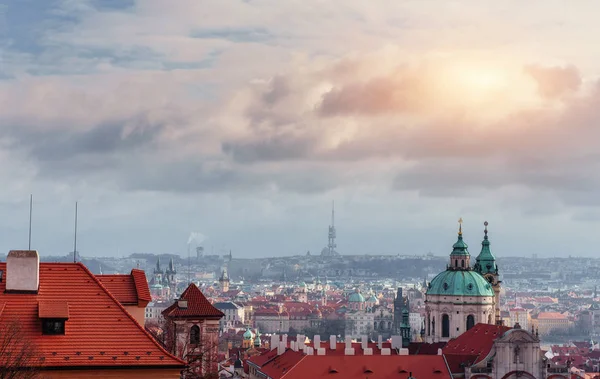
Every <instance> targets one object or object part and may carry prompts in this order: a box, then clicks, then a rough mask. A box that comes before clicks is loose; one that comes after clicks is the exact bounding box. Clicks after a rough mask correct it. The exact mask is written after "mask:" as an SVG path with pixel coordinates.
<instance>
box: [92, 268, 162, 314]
mask: <svg viewBox="0 0 600 379" xmlns="http://www.w3.org/2000/svg"><path fill="white" fill-rule="evenodd" d="M96 277H97V278H98V280H100V282H102V284H103V285H104V287H106V288H107V289H108V290H109V291H110V293H112V294H113V296H114V297H116V298H117V300H119V302H120V303H121V304H123V305H138V304H139V305H141V306H146V305H147V304H148V303H149V302H150V301H152V297H151V296H150V288H149V287H148V281H147V280H146V274H145V273H144V271H142V270H138V269H133V270H131V273H130V274H129V275H121V274H117V275H96Z"/></svg>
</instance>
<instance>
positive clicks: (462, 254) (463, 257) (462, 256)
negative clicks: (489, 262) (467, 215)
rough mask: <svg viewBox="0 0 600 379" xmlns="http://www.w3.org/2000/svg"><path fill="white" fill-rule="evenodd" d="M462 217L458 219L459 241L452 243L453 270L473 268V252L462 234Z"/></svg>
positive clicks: (451, 267) (451, 258)
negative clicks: (470, 252) (470, 251)
mask: <svg viewBox="0 0 600 379" xmlns="http://www.w3.org/2000/svg"><path fill="white" fill-rule="evenodd" d="M462 223H463V220H462V218H461V219H459V220H458V241H456V243H455V244H454V245H452V249H453V250H452V253H450V265H449V266H448V268H449V269H451V270H470V269H471V254H469V250H467V249H468V247H469V246H468V245H467V244H466V243H465V241H463V235H462Z"/></svg>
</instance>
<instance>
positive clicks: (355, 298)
mask: <svg viewBox="0 0 600 379" xmlns="http://www.w3.org/2000/svg"><path fill="white" fill-rule="evenodd" d="M348 301H349V302H351V303H364V302H365V298H364V296H363V295H362V294H361V293H360V291H359V290H358V288H357V289H356V291H354V293H353V294H352V295H350V296H348Z"/></svg>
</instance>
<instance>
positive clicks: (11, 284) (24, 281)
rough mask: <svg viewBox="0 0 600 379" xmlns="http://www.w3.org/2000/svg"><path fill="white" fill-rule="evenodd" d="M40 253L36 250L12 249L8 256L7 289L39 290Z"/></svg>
mask: <svg viewBox="0 0 600 379" xmlns="http://www.w3.org/2000/svg"><path fill="white" fill-rule="evenodd" d="M39 287H40V255H39V254H38V252H37V251H36V250H11V251H10V252H9V253H8V256H7V257H6V291H7V292H11V291H13V292H37V290H38V288H39Z"/></svg>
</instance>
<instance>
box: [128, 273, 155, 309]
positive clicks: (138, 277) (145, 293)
mask: <svg viewBox="0 0 600 379" xmlns="http://www.w3.org/2000/svg"><path fill="white" fill-rule="evenodd" d="M131 276H132V277H133V282H134V283H135V290H136V291H137V296H138V299H140V300H143V301H147V302H151V301H152V295H150V287H149V286H148V279H146V273H145V272H144V270H138V269H136V268H134V269H133V270H131Z"/></svg>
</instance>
